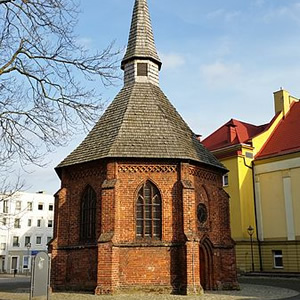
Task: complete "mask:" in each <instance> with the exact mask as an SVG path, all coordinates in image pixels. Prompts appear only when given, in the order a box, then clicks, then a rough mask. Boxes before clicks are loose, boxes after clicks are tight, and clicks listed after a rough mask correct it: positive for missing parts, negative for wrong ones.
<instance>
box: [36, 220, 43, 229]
mask: <svg viewBox="0 0 300 300" xmlns="http://www.w3.org/2000/svg"><path fill="white" fill-rule="evenodd" d="M36 227H39V228H40V227H42V219H37V221H36Z"/></svg>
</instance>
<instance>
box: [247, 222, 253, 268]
mask: <svg viewBox="0 0 300 300" xmlns="http://www.w3.org/2000/svg"><path fill="white" fill-rule="evenodd" d="M247 232H248V234H249V236H250V245H251V260H252V272H254V258H253V238H252V236H253V234H254V228H253V227H252V226H251V225H249V227H248V228H247Z"/></svg>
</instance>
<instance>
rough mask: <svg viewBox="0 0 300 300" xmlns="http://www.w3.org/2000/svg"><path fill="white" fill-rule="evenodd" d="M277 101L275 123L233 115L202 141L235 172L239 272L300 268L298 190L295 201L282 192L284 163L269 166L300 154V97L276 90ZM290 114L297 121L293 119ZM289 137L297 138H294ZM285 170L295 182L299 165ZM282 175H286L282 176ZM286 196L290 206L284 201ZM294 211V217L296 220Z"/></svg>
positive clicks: (229, 187)
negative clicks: (254, 121)
mask: <svg viewBox="0 0 300 300" xmlns="http://www.w3.org/2000/svg"><path fill="white" fill-rule="evenodd" d="M274 104H275V115H274V117H273V119H272V120H271V122H270V123H268V124H264V125H261V126H255V125H252V124H248V123H245V122H241V121H237V120H231V121H229V122H228V123H226V124H225V125H223V126H222V127H221V128H219V129H218V130H216V131H215V132H214V133H212V134H211V135H210V136H209V137H207V138H206V139H205V140H204V141H203V144H204V145H205V146H206V147H207V148H208V149H209V150H211V151H212V152H213V153H214V154H215V156H216V157H217V158H218V159H220V161H221V162H222V163H223V164H224V165H225V166H226V167H227V169H228V170H229V171H230V172H229V173H228V174H226V175H225V178H224V179H225V180H224V189H225V190H226V192H228V194H229V195H230V199H231V200H230V210H231V230H232V237H233V239H234V240H235V241H236V243H237V246H236V253H237V266H238V269H239V271H240V272H249V271H253V270H254V271H268V272H272V271H273V272H278V271H279V272H281V271H284V272H299V271H300V270H299V262H300V257H299V250H298V246H297V245H298V243H299V234H298V233H297V232H298V231H297V230H298V229H297V221H295V220H298V219H299V214H298V210H297V207H298V206H297V205H298V200H297V196H296V195H297V190H295V186H294V187H293V189H292V190H293V192H292V190H291V191H289V195H291V193H292V194H293V198H291V197H290V196H289V197H290V198H289V199H290V200H285V196H284V193H283V191H284V189H283V184H284V182H285V181H283V180H282V182H277V180H278V179H279V177H278V176H279V173H280V172H283V171H284V169H282V168H279V169H278V170H277V171H276V169H272V168H271V169H269V168H268V167H267V166H268V163H272V162H274V161H286V160H288V159H289V157H290V156H291V155H292V156H293V157H297V155H298V154H299V151H298V146H299V145H298V144H299V142H298V141H299V139H300V132H299V130H298V126H299V125H298V123H297V122H295V121H294V119H297V117H298V118H299V117H300V114H299V113H298V112H297V107H298V105H299V101H298V99H296V98H295V97H292V96H290V95H289V93H288V92H287V91H284V90H280V91H278V92H275V93H274ZM297 113H298V115H297ZM296 116H297V117H296ZM291 118H293V121H290V122H288V121H289V120H291ZM299 119H300V118H299ZM287 122H288V124H289V125H288V126H289V129H288V130H286V131H285V134H282V135H281V140H280V141H279V138H277V137H278V135H279V133H280V132H281V131H282V127H283V126H284V125H283V124H287ZM285 126H287V125H285ZM285 128H286V127H285ZM288 136H292V138H291V139H290V140H289V139H287V137H288ZM275 138H276V142H274V139H275ZM275 144H277V145H285V147H282V148H283V149H281V150H278V149H277V148H276V147H275V148H276V149H277V150H276V151H275V150H274V151H273V152H272V150H271V149H272V147H273V148H274V145H275ZM270 145H271V146H270ZM268 149H270V150H268ZM287 165H290V166H291V164H287ZM287 165H285V166H287ZM294 167H295V168H294ZM290 169H291V170H293V172H292V173H289V172H290ZM267 170H269V171H267ZM285 170H286V171H287V172H288V173H287V174H292V177H293V178H294V179H293V180H292V179H290V180H291V182H295V180H296V178H297V175H296V174H297V171H295V170H297V164H295V166H292V167H290V168H287V169H285ZM276 172H277V173H276ZM278 172H279V173H278ZM280 174H281V173H280ZM295 176H296V177H295ZM281 177H282V178H285V177H284V176H283V175H282V176H281ZM275 179H276V180H275ZM291 199H293V200H291ZM286 201H288V202H287V203H289V204H290V205H287V206H285V205H284V203H286ZM297 214H298V215H297ZM290 215H292V216H293V218H292V219H291V218H290ZM274 220H276V222H274ZM287 220H290V221H287ZM291 220H292V221H291ZM288 224H289V225H288ZM291 224H294V225H293V226H291ZM249 226H251V227H252V228H253V229H254V230H253V236H252V238H253V251H251V245H250V236H249V232H248V228H249ZM287 226H290V227H291V228H293V230H294V235H292V236H290V237H289V236H288V233H287V232H288V229H287V228H288V227H287ZM283 231H284V233H283ZM290 238H291V239H290ZM287 244H288V245H291V246H287ZM283 245H284V247H283ZM282 249H285V250H282ZM284 253H285V255H284ZM252 254H253V259H252ZM284 256H285V258H284ZM280 260H281V261H283V260H284V261H285V264H284V266H282V267H278V264H277V261H280Z"/></svg>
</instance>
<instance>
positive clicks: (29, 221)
mask: <svg viewBox="0 0 300 300" xmlns="http://www.w3.org/2000/svg"><path fill="white" fill-rule="evenodd" d="M31 223H32V222H31V219H28V221H27V226H28V227H31Z"/></svg>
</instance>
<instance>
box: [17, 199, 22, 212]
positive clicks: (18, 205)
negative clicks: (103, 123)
mask: <svg viewBox="0 0 300 300" xmlns="http://www.w3.org/2000/svg"><path fill="white" fill-rule="evenodd" d="M21 209H22V202H21V201H16V210H17V211H20V210H21Z"/></svg>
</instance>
